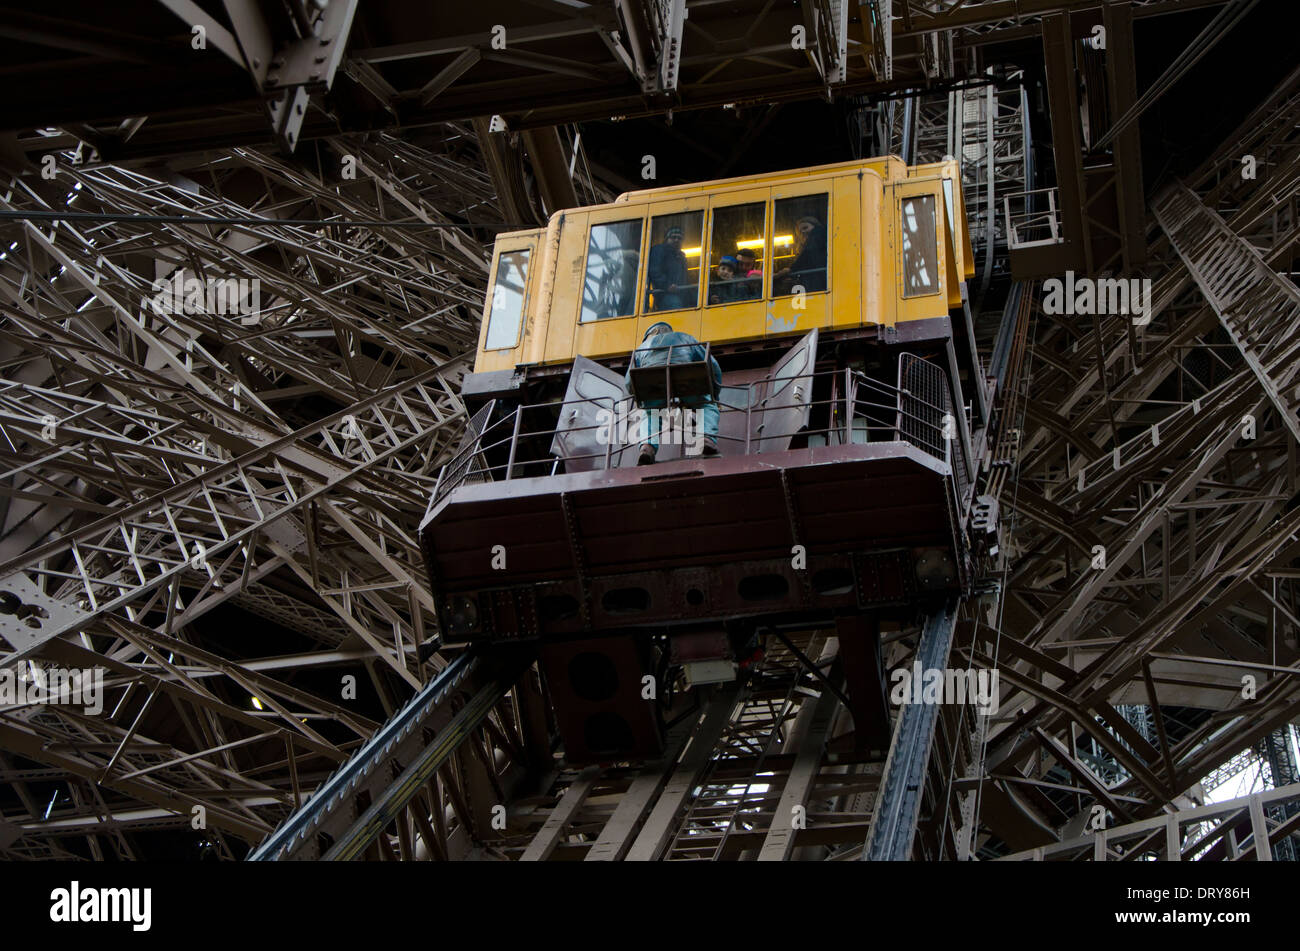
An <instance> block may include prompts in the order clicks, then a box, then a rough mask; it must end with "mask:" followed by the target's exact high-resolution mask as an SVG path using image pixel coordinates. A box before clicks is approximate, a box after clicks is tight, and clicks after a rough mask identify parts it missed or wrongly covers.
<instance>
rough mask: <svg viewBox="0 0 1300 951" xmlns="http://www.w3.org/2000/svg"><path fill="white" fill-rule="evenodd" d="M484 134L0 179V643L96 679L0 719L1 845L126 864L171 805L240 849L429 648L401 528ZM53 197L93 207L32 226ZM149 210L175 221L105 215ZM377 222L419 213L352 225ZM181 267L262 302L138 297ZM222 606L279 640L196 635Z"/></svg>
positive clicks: (455, 307) (482, 190)
mask: <svg viewBox="0 0 1300 951" xmlns="http://www.w3.org/2000/svg"><path fill="white" fill-rule="evenodd" d="M475 155H477V148H476V144H475V137H474V135H473V133H472V132H471V131H469V130H468V129H465V128H461V127H456V126H448V127H446V128H445V129H443V130H442V132H441V135H440V139H439V140H438V141H437V143H436V144H433V145H430V146H428V147H422V146H418V145H415V144H412V143H411V142H401V141H398V140H395V139H391V138H389V137H387V136H379V137H376V138H372V139H370V140H368V141H365V142H361V141H354V140H347V139H337V140H331V141H329V142H326V143H322V144H321V146H320V148H319V153H318V156H317V157H318V159H319V166H318V171H317V172H311V171H308V170H306V167H305V166H304V165H303V164H301V163H293V164H290V163H287V162H286V161H285V160H283V159H281V158H278V157H276V156H273V155H269V154H264V153H261V152H257V151H254V150H247V149H240V150H235V151H227V152H222V153H218V154H213V155H209V156H206V157H199V158H196V159H194V160H192V161H191V162H189V163H186V167H185V168H184V172H183V173H180V172H176V171H169V172H168V173H167V174H165V175H161V174H158V173H157V172H156V171H154V172H151V171H148V170H146V169H144V168H132V169H123V168H112V167H100V168H94V169H82V168H77V167H75V166H74V165H72V163H71V161H70V159H71V157H70V156H65V157H64V161H63V162H62V164H61V165H60V167H59V173H58V175H57V177H56V178H55V180H54V181H44V180H40V179H37V178H33V177H23V178H18V179H12V180H10V181H9V182H8V183H7V184H6V185H5V187H4V189H3V192H0V210H2V211H4V212H6V213H9V215H10V220H8V221H6V222H4V223H3V224H0V232H3V248H4V258H3V259H0V348H2V349H0V353H2V354H3V360H4V365H5V373H4V378H5V380H6V381H7V382H5V383H4V385H3V386H2V387H0V436H3V439H0V467H2V468H0V518H2V524H3V531H2V535H0V538H2V542H0V544H2V545H3V548H2V549H0V551H2V552H3V559H4V560H3V564H2V565H0V591H3V592H5V594H3V595H0V638H2V639H3V640H2V641H0V651H2V653H0V663H2V664H4V665H5V666H7V667H14V668H15V669H19V670H21V669H24V668H23V667H22V666H21V665H20V662H25V661H31V662H33V663H37V664H38V665H47V664H57V665H60V666H63V667H71V668H79V669H94V668H102V669H103V670H104V671H105V672H106V676H105V681H104V688H105V709H104V712H103V714H102V715H100V716H90V715H85V714H84V713H83V711H82V709H80V708H75V707H69V706H65V705H59V704H37V705H29V706H26V707H18V708H14V707H8V708H5V709H4V710H3V711H2V712H0V748H3V749H5V750H6V751H8V755H7V756H6V762H4V763H0V770H3V775H4V776H5V782H6V784H7V785H10V786H11V787H12V795H13V796H14V797H16V798H14V799H7V800H5V806H4V816H3V820H2V822H3V828H4V829H5V830H6V834H4V835H0V854H3V855H5V856H12V857H19V856H21V857H28V858H31V857H55V856H66V855H69V854H85V853H86V852H88V853H89V854H90V855H91V856H92V857H103V856H105V855H107V854H115V855H117V856H119V857H135V856H136V855H137V854H138V852H137V849H138V845H132V842H136V843H138V842H139V841H141V840H139V839H138V838H137V837H136V836H137V834H141V833H143V832H144V831H146V830H149V829H154V828H175V827H177V826H178V825H179V826H186V825H192V827H193V828H194V829H196V830H198V829H202V830H203V831H202V832H200V834H205V835H206V836H207V838H208V841H209V845H210V847H211V848H212V849H213V850H215V851H216V852H217V853H218V854H222V855H227V856H229V855H232V854H238V850H239V848H240V847H239V845H238V841H237V840H242V841H243V842H244V843H245V844H246V845H248V846H251V845H254V844H256V843H257V842H259V841H260V840H261V839H262V838H264V837H265V835H266V834H267V833H268V832H270V831H271V829H272V828H273V827H274V826H275V825H276V823H277V822H278V821H279V820H280V819H281V818H282V817H284V816H285V815H286V814H287V812H288V811H289V810H290V809H291V808H292V807H293V805H294V804H295V803H298V802H301V801H302V800H303V799H305V798H306V796H307V794H308V793H309V792H310V791H311V789H313V788H314V787H315V786H316V785H317V784H318V783H319V782H320V780H321V779H322V778H323V777H324V776H325V775H327V774H328V773H329V772H330V771H331V770H332V769H333V768H334V767H335V766H336V765H337V764H338V763H340V762H341V761H343V760H345V759H347V757H348V754H349V751H350V750H351V748H352V747H353V746H355V745H357V744H359V743H361V742H363V741H364V740H366V739H368V738H369V737H370V736H371V734H372V733H373V732H374V730H375V729H376V728H377V727H378V726H379V724H380V721H381V720H382V719H383V718H384V717H385V716H386V715H387V714H388V713H391V712H392V710H393V709H394V708H395V707H396V706H397V705H399V704H400V702H401V698H402V696H403V691H413V690H416V689H418V688H419V687H420V686H421V685H422V684H423V683H425V682H427V681H428V680H429V679H430V678H431V677H432V676H433V675H434V674H435V673H436V672H437V670H438V669H439V668H440V667H442V666H443V665H445V663H446V661H445V660H443V659H442V658H440V657H439V656H438V655H436V654H434V653H433V651H432V648H433V647H434V646H436V631H435V630H434V625H433V616H432V612H431V604H430V602H429V596H428V594H427V590H426V585H425V584H424V582H423V577H422V575H423V572H422V570H421V569H420V567H419V566H420V563H421V559H420V556H419V553H418V550H417V546H416V543H415V540H414V537H413V535H412V534H411V533H412V531H413V529H414V526H415V525H416V524H417V523H418V521H419V517H420V515H421V513H422V512H423V510H424V507H425V505H426V504H427V501H428V497H429V494H430V492H431V490H432V487H433V479H434V478H436V473H437V470H438V468H439V466H440V465H441V464H442V463H443V462H445V460H446V458H447V457H448V456H449V454H450V449H451V447H454V445H455V441H456V439H457V438H458V437H459V431H460V427H461V426H462V425H463V419H464V410H463V406H462V405H461V403H460V401H459V398H458V396H457V391H458V388H459V387H458V384H459V380H460V376H461V374H462V373H463V372H464V370H465V367H466V363H465V361H464V354H465V353H466V352H467V351H468V350H469V349H470V348H471V347H472V345H473V343H474V341H475V340H476V338H477V312H478V308H479V307H480V306H481V296H482V291H483V287H484V285H485V283H486V271H487V249H486V248H485V247H484V246H483V244H482V243H480V242H479V241H476V240H474V239H472V238H469V237H468V236H467V233H466V231H465V230H464V229H462V228H447V227H440V225H445V224H447V223H448V222H449V221H450V220H451V218H450V217H449V216H456V217H457V218H458V220H462V221H463V220H465V219H467V218H472V219H475V220H477V221H480V222H483V223H485V224H489V225H490V224H491V222H492V221H493V220H494V218H495V219H496V220H499V217H497V216H498V212H497V211H496V205H495V201H494V198H493V189H492V186H491V183H490V181H489V180H488V177H487V174H486V172H484V171H482V170H481V163H478V162H474V161H466V158H471V159H472V157H473V156H475ZM345 157H350V158H351V159H354V160H355V163H352V162H348V163H347V164H348V165H350V166H351V167H352V168H354V169H355V171H356V175H355V178H353V177H349V176H347V175H345V174H344V173H343V168H344V167H345V163H344V158H345ZM329 169H333V171H330V170H329ZM64 211H77V212H83V213H85V212H90V213H95V214H99V215H101V216H105V217H103V218H102V220H101V219H93V220H91V219H80V220H72V221H69V220H62V221H49V220H45V219H43V218H39V217H35V218H33V217H25V216H27V215H30V214H31V213H42V212H44V213H50V212H64ZM160 214H161V215H180V216H184V218H185V219H186V220H185V221H184V222H183V223H180V222H174V221H173V222H161V221H153V220H149V219H148V218H145V217H137V218H126V217H125V216H135V215H140V216H145V215H160ZM205 219H215V220H218V221H228V220H237V221H242V222H245V223H240V224H205V223H203V221H204V220H205ZM257 219H263V220H264V222H265V223H258V224H251V223H247V222H248V221H249V220H254V221H255V220H257ZM276 219H284V220H288V221H293V220H299V219H312V220H319V221H322V222H323V223H324V224H323V226H321V227H306V226H303V225H298V224H283V225H281V224H276V223H275V220H276ZM385 219H389V220H391V221H403V220H404V221H409V222H414V223H418V224H420V225H421V227H384V226H383V225H382V224H381V225H380V226H373V225H365V224H360V225H358V224H350V223H349V222H357V221H360V222H384V221H385ZM489 234H490V232H489ZM186 275H188V276H189V277H191V278H197V279H198V280H201V281H211V280H222V279H235V278H242V279H244V280H246V281H249V282H251V281H253V280H256V281H257V282H259V284H260V287H259V288H258V294H259V295H260V299H259V300H258V301H257V306H256V307H255V308H241V309H237V310H236V309H232V311H231V312H217V313H213V312H211V309H210V308H205V307H193V308H189V307H182V308H181V309H179V310H174V311H169V310H168V309H167V308H162V309H161V310H159V309H157V308H155V307H153V306H150V304H149V301H150V300H151V298H153V297H155V296H156V295H157V294H158V293H159V287H164V288H165V287H166V286H167V285H165V284H162V283H161V282H163V281H167V280H169V279H175V278H176V277H177V276H181V277H184V276H186ZM155 282H159V283H155ZM240 303H241V304H242V303H246V302H245V301H241V302H240ZM232 612H233V613H232ZM240 612H251V613H252V614H255V615H259V616H260V617H262V618H265V619H267V620H269V621H271V622H273V623H272V624H271V625H270V626H269V627H266V628H265V629H266V630H268V631H279V632H281V634H279V635H276V636H274V637H268V638H267V643H266V644H265V645H264V646H262V647H260V648H259V647H257V646H251V647H250V646H249V645H247V644H240V645H239V646H238V647H234V646H232V645H231V643H230V641H229V638H226V637H222V636H217V637H216V638H215V640H213V638H212V636H211V632H212V631H213V630H216V629H214V628H212V627H211V626H210V625H211V624H214V623H215V624H217V625H219V626H220V627H219V628H217V629H222V628H225V626H226V625H229V624H230V623H231V621H232V619H236V618H238V617H240V616H241V614H240ZM236 624H237V622H236ZM196 625H200V626H203V625H207V627H206V629H207V630H208V631H209V632H210V633H209V634H208V635H203V634H200V633H199V631H200V630H201V629H203V628H202V627H196ZM236 629H237V628H236ZM331 671H333V673H332V674H331V673H330V672H331ZM344 673H348V674H349V675H351V676H352V678H353V681H354V683H355V681H356V680H357V679H358V678H359V679H360V680H361V681H362V682H363V684H364V685H363V686H362V688H361V691H362V693H368V694H369V695H370V696H371V697H373V698H377V699H375V700H374V709H376V710H377V712H378V713H379V716H378V718H376V716H375V714H374V713H371V712H366V713H362V712H359V710H358V707H357V706H356V704H354V703H350V702H349V701H348V700H347V699H346V696H347V695H346V694H344V693H343V692H342V691H341V689H340V686H339V684H340V680H341V675H342V674H344ZM367 681H368V682H367ZM513 703H514V701H513V699H511V700H507V701H505V704H506V706H511V705H512V704H513ZM511 709H513V707H511ZM490 713H491V715H490V717H489V718H488V722H489V723H490V724H491V726H484V727H483V728H482V729H498V730H507V731H510V732H513V734H514V735H515V736H517V737H520V736H522V735H523V734H521V733H520V730H519V727H518V725H517V720H516V719H515V716H514V714H513V713H510V714H506V716H508V717H509V723H510V724H511V725H509V726H503V725H502V724H503V723H505V722H506V721H504V720H502V714H499V713H497V712H495V711H490ZM480 732H481V731H480ZM480 732H476V733H475V736H479V735H480ZM517 743H518V744H520V745H518V746H516V747H515V748H516V749H522V743H523V740H522V739H518V740H517ZM14 756H21V757H22V758H24V759H25V760H30V761H34V762H35V763H39V764H40V765H41V768H40V769H36V770H33V769H19V768H17V767H16V766H15V765H14V761H13V757H14ZM495 775H496V764H495V763H494V762H491V761H489V762H488V763H487V765H486V766H484V765H481V764H476V763H474V762H466V763H460V762H453V763H451V764H449V765H448V766H447V767H446V768H445V769H444V771H443V773H442V774H441V778H438V779H436V781H435V782H433V783H432V785H431V787H430V790H429V791H428V793H427V795H428V796H430V797H431V805H430V814H431V815H432V814H434V813H437V815H438V828H439V829H440V830H441V833H442V835H441V837H440V838H439V840H438V844H437V845H436V846H434V848H436V849H441V850H443V854H446V850H447V849H448V848H449V846H448V845H447V842H448V837H450V838H451V839H453V840H456V841H459V839H458V838H457V836H458V835H459V836H460V837H461V838H463V837H465V835H466V834H467V833H461V832H458V830H460V829H461V828H462V824H465V828H467V829H468V828H469V827H470V826H469V824H471V823H472V822H473V821H474V819H473V818H472V817H470V816H469V815H468V814H467V811H466V808H467V807H464V806H463V804H464V802H465V801H466V799H467V796H466V795H465V792H464V791H465V789H466V788H468V785H469V784H472V783H478V782H480V781H483V782H491V781H492V780H493V777H495ZM51 792H52V794H53V795H52V798H51ZM46 800H50V801H49V802H48V803H47V802H46ZM453 802H458V803H459V804H460V805H455V806H454V805H452V803H453ZM435 805H436V807H437V808H435ZM15 809H17V810H18V811H15ZM23 813H25V815H24V814H23ZM70 837H75V838H77V839H79V840H81V841H82V842H83V843H84V844H85V845H84V848H78V849H77V850H76V851H75V853H70V852H69V851H68V850H67V849H64V848H63V847H62V846H61V843H65V842H68V841H70Z"/></svg>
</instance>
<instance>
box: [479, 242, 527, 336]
mask: <svg viewBox="0 0 1300 951" xmlns="http://www.w3.org/2000/svg"><path fill="white" fill-rule="evenodd" d="M492 285H493V286H492V306H491V309H490V310H489V311H488V330H487V343H486V344H484V346H483V349H484V350H509V349H512V348H513V347H515V346H517V345H518V343H519V327H520V325H521V324H522V323H523V317H524V289H525V288H526V287H527V286H528V249H527V248H524V249H522V250H519V251H502V252H501V255H500V257H498V258H497V273H496V279H495V280H494V281H493V282H492Z"/></svg>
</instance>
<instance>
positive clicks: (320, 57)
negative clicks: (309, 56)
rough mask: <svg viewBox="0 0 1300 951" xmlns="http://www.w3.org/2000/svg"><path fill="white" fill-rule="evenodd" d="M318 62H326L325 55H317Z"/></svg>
mask: <svg viewBox="0 0 1300 951" xmlns="http://www.w3.org/2000/svg"><path fill="white" fill-rule="evenodd" d="M316 62H318V63H323V62H325V57H324V56H317V57H316Z"/></svg>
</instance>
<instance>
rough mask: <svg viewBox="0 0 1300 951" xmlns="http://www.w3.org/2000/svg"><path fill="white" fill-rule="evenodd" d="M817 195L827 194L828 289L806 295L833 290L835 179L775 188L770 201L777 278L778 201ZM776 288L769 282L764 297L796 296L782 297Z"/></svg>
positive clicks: (773, 272)
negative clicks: (832, 223) (832, 222)
mask: <svg viewBox="0 0 1300 951" xmlns="http://www.w3.org/2000/svg"><path fill="white" fill-rule="evenodd" d="M816 195H825V196H826V220H825V221H823V222H822V224H823V225H824V226H825V228H826V289H825V290H821V291H804V296H805V297H820V296H821V295H822V294H829V293H830V292H831V286H832V285H831V278H832V276H833V275H832V271H831V261H832V260H833V259H834V257H835V254H834V251H833V243H832V236H833V235H834V231H833V230H832V227H831V221H832V219H833V218H834V215H835V179H834V178H819V179H815V180H813V181H808V182H798V183H797V184H794V185H789V186H786V187H784V188H781V189H780V190H777V189H775V188H774V189H772V197H771V200H770V202H769V204H770V205H771V213H770V215H769V221H770V225H769V228H768V231H769V234H768V246H769V248H770V249H771V258H772V267H771V271H772V277H773V278H775V276H776V244H775V241H776V203H777V202H778V201H786V200H788V199H798V198H809V197H813V196H816ZM774 290H775V285H774V284H772V283H771V282H769V285H768V293H767V296H766V297H765V298H763V299H764V300H771V301H777V300H789V299H790V298H792V297H794V296H795V295H794V294H782V295H781V296H780V297H778V296H776V294H775V293H773V292H774Z"/></svg>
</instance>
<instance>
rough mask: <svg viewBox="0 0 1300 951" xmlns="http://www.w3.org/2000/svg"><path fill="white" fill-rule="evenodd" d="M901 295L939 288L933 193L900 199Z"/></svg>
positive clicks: (923, 292) (924, 293)
mask: <svg viewBox="0 0 1300 951" xmlns="http://www.w3.org/2000/svg"><path fill="white" fill-rule="evenodd" d="M902 222H903V296H904V297H924V296H925V295H926V294H936V293H938V291H939V240H938V237H937V236H936V234H935V230H934V225H935V223H934V196H933V195H916V196H913V197H912V198H904V199H903V207H902Z"/></svg>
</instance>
